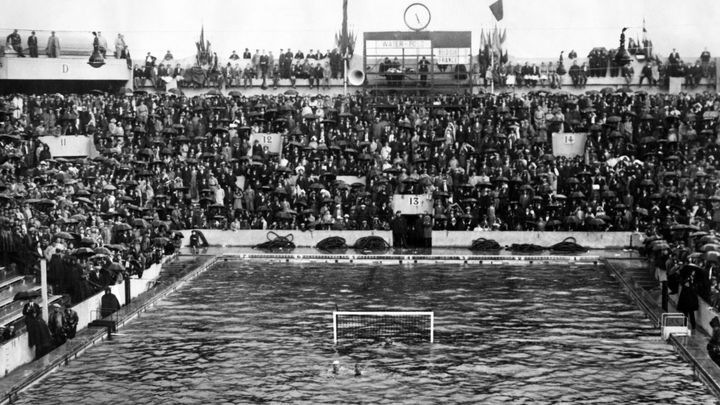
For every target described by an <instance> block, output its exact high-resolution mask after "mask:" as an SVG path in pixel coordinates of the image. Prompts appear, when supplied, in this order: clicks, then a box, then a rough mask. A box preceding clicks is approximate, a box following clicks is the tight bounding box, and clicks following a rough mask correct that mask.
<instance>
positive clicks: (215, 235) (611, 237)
mask: <svg viewBox="0 0 720 405" xmlns="http://www.w3.org/2000/svg"><path fill="white" fill-rule="evenodd" d="M182 232H183V233H184V234H185V236H186V237H185V241H187V240H188V237H189V235H190V231H189V230H185V231H182ZM268 232H269V231H267V230H257V229H243V230H240V231H237V232H233V231H222V230H216V229H203V230H202V233H203V234H204V235H205V238H206V239H207V241H208V243H209V244H210V245H212V246H255V245H257V244H260V243H262V242H265V241H267V240H268V239H267V234H268ZM275 232H276V233H277V234H278V235H281V236H286V235H288V234H292V235H293V242H294V243H295V246H297V247H313V246H315V245H316V244H317V243H318V242H319V241H321V240H323V239H325V238H327V237H329V236H341V237H343V238H345V241H346V242H347V244H348V245H353V244H355V241H356V240H358V239H359V238H361V237H363V236H370V235H373V236H380V237H382V238H383V239H385V240H386V241H387V242H388V243H392V232H390V231H306V232H300V231H291V230H283V231H275ZM569 236H573V237H575V239H576V240H577V243H579V244H581V245H583V246H586V247H588V248H591V249H607V248H620V247H624V246H629V245H630V241H631V238H632V245H633V246H637V245H639V244H640V243H641V240H642V239H640V234H633V233H631V232H474V231H433V234H432V239H433V246H434V247H457V248H467V247H468V246H470V243H471V242H472V241H473V240H475V239H477V238H487V239H494V240H496V241H497V242H498V243H500V245H502V246H506V245H511V244H513V243H533V244H536V245H543V246H549V245H553V244H555V243H558V242H561V241H562V240H563V239H565V238H567V237H569Z"/></svg>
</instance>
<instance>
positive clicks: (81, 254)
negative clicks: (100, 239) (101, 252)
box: [72, 247, 95, 258]
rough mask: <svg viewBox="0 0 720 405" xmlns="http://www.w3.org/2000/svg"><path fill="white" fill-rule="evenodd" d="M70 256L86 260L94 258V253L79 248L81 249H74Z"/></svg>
mask: <svg viewBox="0 0 720 405" xmlns="http://www.w3.org/2000/svg"><path fill="white" fill-rule="evenodd" d="M72 254H73V256H77V257H85V258H87V257H90V256H94V255H95V251H94V250H92V249H90V248H89V247H81V248H77V249H75V251H74V252H73V253H72Z"/></svg>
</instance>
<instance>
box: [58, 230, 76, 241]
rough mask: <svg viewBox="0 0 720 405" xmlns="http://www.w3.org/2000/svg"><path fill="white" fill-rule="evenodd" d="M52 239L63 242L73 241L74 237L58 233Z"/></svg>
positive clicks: (65, 233)
mask: <svg viewBox="0 0 720 405" xmlns="http://www.w3.org/2000/svg"><path fill="white" fill-rule="evenodd" d="M53 239H65V240H74V239H75V237H74V236H72V235H70V234H69V233H67V232H58V233H56V234H55V235H53Z"/></svg>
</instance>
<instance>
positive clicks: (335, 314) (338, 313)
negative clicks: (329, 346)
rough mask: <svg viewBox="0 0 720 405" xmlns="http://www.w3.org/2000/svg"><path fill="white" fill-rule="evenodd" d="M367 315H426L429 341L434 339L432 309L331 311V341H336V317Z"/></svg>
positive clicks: (433, 314) (431, 341)
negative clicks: (428, 321)
mask: <svg viewBox="0 0 720 405" xmlns="http://www.w3.org/2000/svg"><path fill="white" fill-rule="evenodd" d="M342 316H367V317H427V318H429V320H430V324H429V332H430V343H433V342H434V340H435V313H434V312H432V311H333V342H334V343H335V344H337V341H338V317H342Z"/></svg>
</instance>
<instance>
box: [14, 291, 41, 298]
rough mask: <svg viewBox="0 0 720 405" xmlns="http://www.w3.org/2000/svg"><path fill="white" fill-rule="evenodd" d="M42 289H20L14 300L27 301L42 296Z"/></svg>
mask: <svg viewBox="0 0 720 405" xmlns="http://www.w3.org/2000/svg"><path fill="white" fill-rule="evenodd" d="M40 294H41V292H40V289H37V290H25V291H20V292H18V293H17V294H15V297H13V300H14V301H26V300H32V299H35V298H38V297H40Z"/></svg>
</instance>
